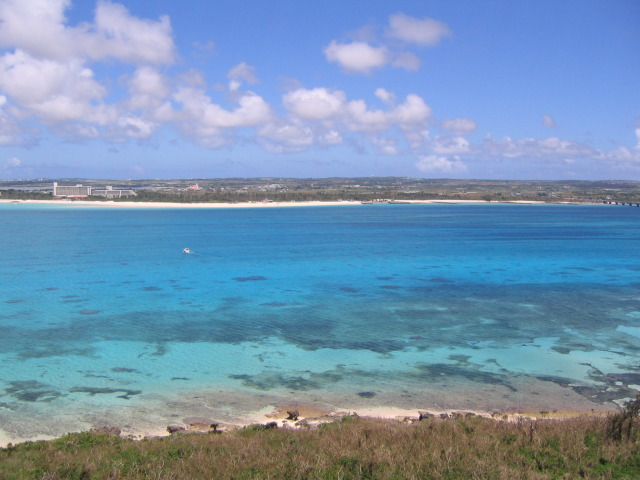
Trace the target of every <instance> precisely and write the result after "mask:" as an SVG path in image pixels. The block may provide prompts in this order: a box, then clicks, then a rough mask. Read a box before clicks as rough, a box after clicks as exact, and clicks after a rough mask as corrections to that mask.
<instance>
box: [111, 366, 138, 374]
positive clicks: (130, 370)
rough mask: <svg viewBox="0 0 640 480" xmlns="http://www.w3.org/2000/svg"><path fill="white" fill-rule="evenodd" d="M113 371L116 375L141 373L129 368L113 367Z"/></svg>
mask: <svg viewBox="0 0 640 480" xmlns="http://www.w3.org/2000/svg"><path fill="white" fill-rule="evenodd" d="M111 371H112V372H116V373H140V370H137V369H135V368H128V367H113V368H112V369H111Z"/></svg>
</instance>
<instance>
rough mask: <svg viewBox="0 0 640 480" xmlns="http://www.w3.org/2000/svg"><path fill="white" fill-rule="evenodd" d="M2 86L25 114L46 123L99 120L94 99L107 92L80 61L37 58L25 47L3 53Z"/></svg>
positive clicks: (1, 59) (0, 58)
mask: <svg viewBox="0 0 640 480" xmlns="http://www.w3.org/2000/svg"><path fill="white" fill-rule="evenodd" d="M0 89H1V90H2V91H3V92H4V93H6V94H7V95H8V96H9V97H10V98H11V99H12V100H13V102H14V103H15V104H16V105H17V106H19V107H20V108H21V109H22V110H24V111H25V113H26V114H36V115H38V116H40V117H41V118H42V119H43V120H44V121H45V122H47V123H59V122H64V121H69V120H76V119H85V120H89V119H93V120H95V121H98V120H99V118H98V117H99V114H98V112H96V111H95V108H94V106H95V103H94V102H96V101H99V100H101V99H102V98H103V97H104V96H105V95H106V89H105V88H104V87H103V86H102V85H101V84H100V83H99V82H98V81H96V80H95V79H94V78H93V72H92V70H91V69H89V68H87V67H85V66H84V64H83V63H82V62H81V61H78V60H69V61H67V62H64V63H61V62H57V61H55V60H48V59H37V58H34V57H31V56H30V55H29V54H27V53H26V52H24V51H22V50H17V51H16V52H15V53H8V54H5V55H4V56H2V57H0Z"/></svg>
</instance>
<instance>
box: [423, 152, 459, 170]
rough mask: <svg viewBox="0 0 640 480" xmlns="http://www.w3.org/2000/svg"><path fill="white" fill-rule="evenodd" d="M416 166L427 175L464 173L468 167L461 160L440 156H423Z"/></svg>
mask: <svg viewBox="0 0 640 480" xmlns="http://www.w3.org/2000/svg"><path fill="white" fill-rule="evenodd" d="M415 166H416V168H417V169H418V170H420V171H421V172H425V173H432V172H433V173H464V172H466V171H467V166H466V165H465V164H464V163H463V162H462V161H460V159H459V158H457V157H453V158H447V157H440V156H438V155H428V156H422V157H420V159H419V160H418V162H417V163H416V164H415Z"/></svg>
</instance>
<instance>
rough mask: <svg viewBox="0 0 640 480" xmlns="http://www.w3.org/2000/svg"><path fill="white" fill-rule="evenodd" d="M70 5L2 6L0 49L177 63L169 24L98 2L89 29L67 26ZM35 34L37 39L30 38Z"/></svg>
mask: <svg viewBox="0 0 640 480" xmlns="http://www.w3.org/2000/svg"><path fill="white" fill-rule="evenodd" d="M70 6H71V1H70V0H4V1H3V2H2V3H0V18H2V20H3V21H2V22H1V23H0V46H2V47H11V48H16V49H21V50H24V51H25V52H27V53H29V55H32V56H34V57H37V58H49V59H56V60H60V61H63V60H70V59H78V58H87V59H93V60H99V59H105V58H114V59H116V60H119V61H123V62H128V63H138V62H144V63H151V64H169V63H172V62H173V61H174V58H175V45H174V43H173V38H172V31H171V24H170V22H169V18H168V17H166V16H163V17H161V18H160V19H159V20H158V21H153V20H147V19H140V18H136V17H134V16H132V15H131V14H130V13H129V11H128V10H127V9H126V8H125V7H124V6H123V5H120V4H116V3H111V2H109V1H104V0H103V1H99V2H98V4H97V7H96V13H95V18H94V22H93V24H81V25H79V26H77V27H73V26H68V25H67V24H66V22H67V20H66V18H65V16H64V11H65V10H66V9H67V8H69V7H70ZM34 32H37V35H34Z"/></svg>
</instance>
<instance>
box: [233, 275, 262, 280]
mask: <svg viewBox="0 0 640 480" xmlns="http://www.w3.org/2000/svg"><path fill="white" fill-rule="evenodd" d="M266 279H267V277H262V276H260V275H252V276H250V277H235V278H234V280H235V281H236V282H259V281H262V280H266Z"/></svg>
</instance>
